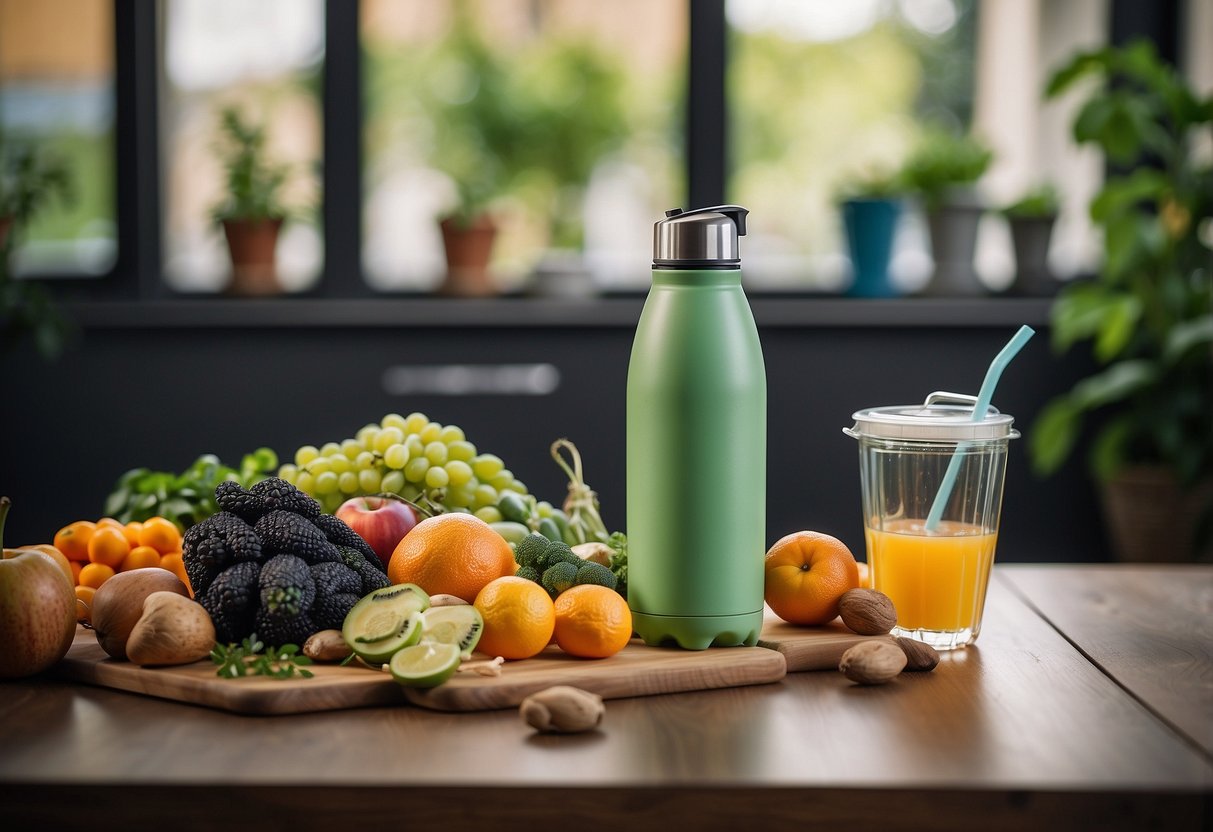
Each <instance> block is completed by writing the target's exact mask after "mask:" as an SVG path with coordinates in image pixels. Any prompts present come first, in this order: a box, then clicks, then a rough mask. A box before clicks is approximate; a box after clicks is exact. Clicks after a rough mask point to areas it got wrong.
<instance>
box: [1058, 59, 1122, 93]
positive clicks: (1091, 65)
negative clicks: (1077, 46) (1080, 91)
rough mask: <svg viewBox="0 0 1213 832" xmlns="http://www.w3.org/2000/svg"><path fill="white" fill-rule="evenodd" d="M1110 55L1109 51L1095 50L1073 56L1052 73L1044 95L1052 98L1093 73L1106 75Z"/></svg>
mask: <svg viewBox="0 0 1213 832" xmlns="http://www.w3.org/2000/svg"><path fill="white" fill-rule="evenodd" d="M1111 54H1112V50H1110V49H1097V50H1095V51H1093V52H1082V53H1080V54H1078V55H1075V56H1074V58H1073V60H1071V61H1070V63H1068V64H1066V65H1065V66H1063V67H1061V68H1060V69H1058V70H1057V71H1056V72H1054V73H1053V77H1052V78H1050V79H1049V84H1048V86H1047V87H1045V95H1046V96H1047V97H1049V98H1053V97H1054V96H1056V95H1059V94H1061V93H1062V92H1064V91H1065V90H1066V89H1068V88H1069V87H1071V86H1072V85H1073V84H1074V83H1075V82H1076V81H1078V80H1079V79H1080V78H1085V77H1086V76H1088V75H1093V74H1095V73H1100V74H1106V73H1107V70H1108V61H1109V58H1110V56H1111Z"/></svg>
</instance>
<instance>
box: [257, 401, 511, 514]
mask: <svg viewBox="0 0 1213 832" xmlns="http://www.w3.org/2000/svg"><path fill="white" fill-rule="evenodd" d="M278 476H280V477H282V479H284V480H286V481H287V482H289V483H291V484H293V485H295V486H296V487H298V488H299V489H300V490H301V491H305V492H307V493H308V494H310V495H311V496H313V497H315V498H316V499H317V500H319V501H320V504H321V505H322V506H323V507H324V510H325V511H326V512H329V513H332V512H334V511H336V509H337V508H338V507H339V506H340V505H341V504H342V503H343V502H344V501H345V500H347V499H349V498H350V497H357V496H361V495H366V494H380V493H384V492H391V493H393V494H399V495H400V496H401V497H404V498H406V499H408V500H412V501H414V502H416V501H418V500H420V499H422V498H423V497H424V498H425V499H427V500H429V501H431V502H433V503H439V504H441V505H442V506H444V507H445V508H446V509H447V510H448V511H462V512H469V513H470V512H475V511H477V510H479V509H486V508H490V507H493V506H496V505H497V502H498V500H499V499H500V498H501V495H502V494H503V493H505V492H507V491H512V492H514V493H516V494H522V495H525V494H527V493H528V492H527V487H526V485H524V484H523V483H521V482H519V481H518V480H517V479H515V477H514V474H513V473H512V472H511V471H510V469H508V468H506V467H505V463H504V462H502V461H501V458H500V457H498V456H495V455H493V454H482V453H478V452H477V451H476V446H475V445H473V444H472V443H471V442H469V441H467V438H466V437H465V436H464V434H463V429H462V428H459V427H456V426H455V425H440V424H439V423H437V422H432V421H430V419H429V417H427V416H426V415H425V414H424V413H410V414H409V415H408V416H401V415H400V414H398V413H389V414H388V415H387V416H384V417H383V421H381V422H379V423H378V424H375V423H371V424H368V425H366V426H365V427H363V428H362V429H361V430H360V431H358V433H357V434H355V435H354V437H353V438H352V439H346V440H344V441H342V442H327V443H325V444H324V445H322V446H321V447H319V448H317V447H316V446H315V445H304V446H303V447H302V448H300V449H299V450H297V451H295V462H294V464H287V465H283V466H282V467H281V468H280V469H279V471H278Z"/></svg>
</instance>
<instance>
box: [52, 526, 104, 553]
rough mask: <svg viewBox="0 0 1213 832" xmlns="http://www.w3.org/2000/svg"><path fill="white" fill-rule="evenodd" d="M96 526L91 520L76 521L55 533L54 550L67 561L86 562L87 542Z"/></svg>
mask: <svg viewBox="0 0 1213 832" xmlns="http://www.w3.org/2000/svg"><path fill="white" fill-rule="evenodd" d="M96 530H97V524H96V523H94V522H92V521H91V520H77V521H76V522H75V523H69V524H68V525H66V526H64V527H63V528H62V529H60V530H59V531H57V532H55V540H54V544H55V548H56V549H58V550H59V551H60V552H62V553H63V555H64V557H66V558H67V559H68V560H78V561H81V562H83V563H87V562H88V542H89V541H90V540H92V538H93V532H95V531H96Z"/></svg>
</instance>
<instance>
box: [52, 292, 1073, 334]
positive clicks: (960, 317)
mask: <svg viewBox="0 0 1213 832" xmlns="http://www.w3.org/2000/svg"><path fill="white" fill-rule="evenodd" d="M749 294H750V306H751V307H752V308H753V310H754V318H755V320H756V321H757V322H758V325H759V326H760V327H771V328H785V327H786V328H794V327H801V326H813V327H846V328H856V327H859V328H862V327H910V328H917V327H948V328H969V327H1001V326H1019V325H1020V324H1028V325H1030V326H1037V327H1040V326H1047V325H1048V317H1049V306H1050V305H1051V303H1052V300H1051V299H1050V298H1005V297H977V298H914V297H909V298H894V299H887V300H884V299H881V300H873V299H860V298H840V297H836V296H811V295H799V294H795V295H794V294H786V293H781V294H764V293H762V292H750V293H749ZM642 305H643V297H642V296H641V295H639V294H638V295H635V296H628V297H620V296H613V297H592V298H585V299H557V298H537V297H501V298H487V299H452V298H435V297H382V298H357V299H336V298H316V297H280V298H226V297H215V298H206V297H193V298H170V299H165V300H139V301H129V300H128V301H117V300H115V301H78V302H74V303H67V304H64V309H65V311H66V313H67V314H68V316H69V317H70V318H71V319H72V320H73V321H75V322H76V323H78V324H79V325H80V326H82V327H84V328H86V329H165V328H180V327H196V328H218V329H229V328H236V329H242V328H295V329H298V328H307V329H311V328H321V329H334V328H336V329H341V328H364V327H377V328H382V327H400V326H408V327H411V328H417V327H454V326H463V327H484V328H504V329H515V328H527V327H542V328H562V327H607V328H613V327H624V328H631V327H634V326H635V325H636V321H637V319H638V317H639V316H640V309H641V307H642Z"/></svg>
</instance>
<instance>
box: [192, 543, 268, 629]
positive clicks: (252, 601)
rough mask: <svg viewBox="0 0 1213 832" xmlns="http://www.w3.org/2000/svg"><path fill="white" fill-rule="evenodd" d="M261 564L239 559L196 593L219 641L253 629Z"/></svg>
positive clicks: (258, 601) (258, 602)
mask: <svg viewBox="0 0 1213 832" xmlns="http://www.w3.org/2000/svg"><path fill="white" fill-rule="evenodd" d="M260 575H261V564H259V563H257V562H256V561H243V562H241V563H237V564H235V565H234V566H229V567H228V568H227V569H225V570H223V571H222V572H220V573H219V576H218V577H217V578H215V581H214V583H212V584H211V586H210V588H209V589H208V590H207V591H206V592H204V593H202V594H201V595H200V596H198V602H199V603H200V604H202V607H203V609H205V610H206V611H207V612H208V613H209V614H210V616H211V621H212V622H213V623H214V625H215V640H216V641H218V642H219V643H220V644H229V643H232V642H239V641H241V640H242V639H244V638H245V637H246V636H248V635H249V634H250V633H252V632H253V627H254V624H255V621H256V617H257V608H258V606H259V605H260V603H261V593H260V589H259V582H258V579H259V577H260Z"/></svg>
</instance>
